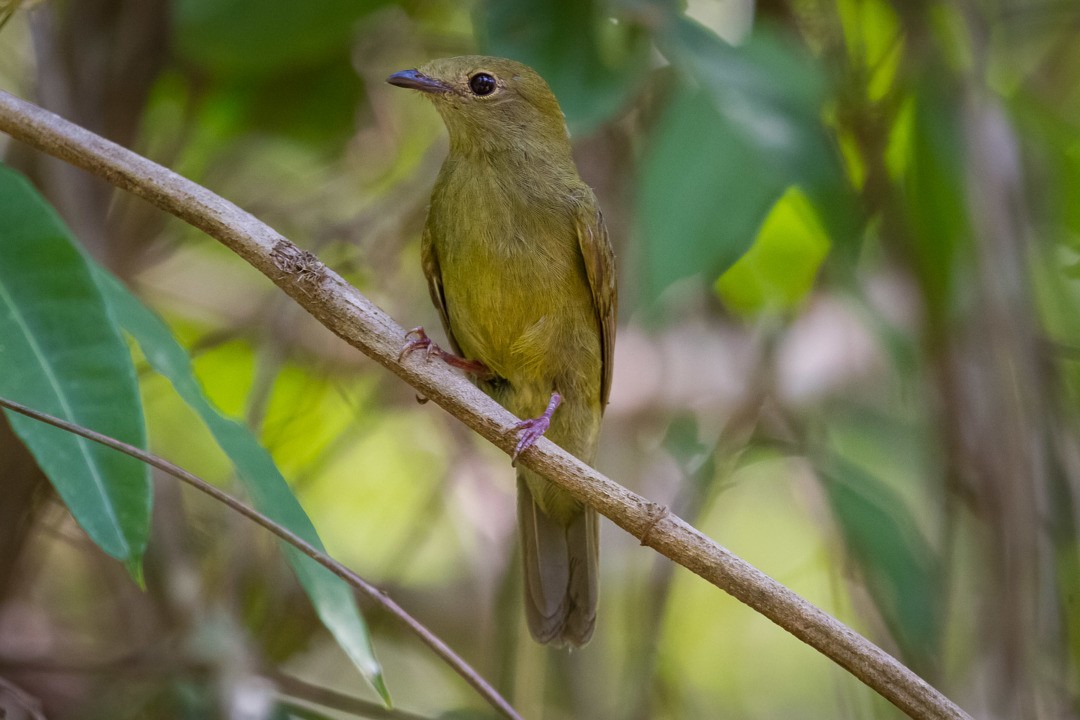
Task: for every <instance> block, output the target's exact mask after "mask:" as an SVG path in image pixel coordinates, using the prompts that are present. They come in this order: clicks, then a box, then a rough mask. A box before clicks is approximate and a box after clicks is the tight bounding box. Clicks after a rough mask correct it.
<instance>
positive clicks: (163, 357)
mask: <svg viewBox="0 0 1080 720" xmlns="http://www.w3.org/2000/svg"><path fill="white" fill-rule="evenodd" d="M96 279H97V281H98V284H99V285H100V286H101V289H102V292H103V293H104V294H105V297H106V298H107V299H108V301H109V303H110V305H111V306H112V308H113V312H114V313H115V314H116V316H117V319H118V320H119V322H120V324H121V326H123V328H124V329H125V330H126V331H127V332H128V333H130V334H131V336H132V337H133V338H134V339H135V342H136V343H138V345H139V347H140V348H141V349H142V352H143V354H144V355H145V356H146V359H147V361H148V362H149V363H150V365H151V366H153V368H154V369H155V370H156V371H157V372H159V373H161V374H162V375H163V376H165V377H166V378H168V379H169V381H170V382H171V383H172V385H173V387H174V388H175V389H176V392H177V393H178V394H179V395H180V397H181V398H183V400H184V402H186V403H187V404H188V405H189V406H190V407H191V408H192V409H193V410H194V411H195V412H196V413H197V414H198V415H199V417H200V418H202V420H203V422H204V423H206V426H207V428H209V430H210V432H211V433H212V434H213V436H214V439H215V440H216V441H217V443H218V445H220V446H221V449H222V450H224V451H225V453H226V454H227V455H228V456H229V459H230V460H231V461H232V463H233V465H234V466H235V468H236V471H237V474H238V475H239V477H240V479H241V481H242V482H243V483H244V486H245V488H246V489H247V491H248V493H249V494H250V496H251V499H252V502H253V503H254V505H255V507H256V508H257V509H258V510H259V512H261V513H263V514H264V515H266V516H267V517H269V518H271V519H272V520H274V521H275V522H277V523H279V524H280V525H283V526H285V527H287V528H289V529H290V530H292V531H293V532H294V533H296V534H297V535H299V536H300V537H302V538H303V539H304V540H306V541H307V542H309V543H311V544H312V545H314V546H315V547H316V548H318V549H320V550H324V548H323V544H322V541H321V540H320V539H319V535H318V533H317V532H316V531H315V527H314V525H312V524H311V520H310V519H309V518H308V516H307V513H305V512H304V509H303V507H301V506H300V503H299V502H298V501H297V499H296V496H295V495H294V494H293V492H292V490H291V489H290V488H289V486H288V484H287V483H286V482H285V479H284V478H283V477H282V476H281V473H280V472H279V471H278V469H277V466H276V465H275V464H274V461H273V458H271V457H270V454H269V453H268V452H267V451H266V450H265V449H264V448H263V447H262V446H261V445H260V444H259V442H258V440H256V439H255V437H254V436H253V435H252V434H251V432H250V431H249V430H248V429H247V428H246V427H244V426H243V425H241V424H240V423H238V422H236V421H234V420H231V419H229V418H226V417H224V416H223V415H222V414H221V413H220V412H218V410H217V409H216V408H215V407H214V406H213V405H211V403H210V401H209V400H208V399H207V398H206V396H205V395H204V394H203V391H202V387H201V386H200V385H199V382H198V380H197V379H196V377H195V374H194V371H193V368H192V366H191V359H190V357H189V356H188V354H187V352H186V351H185V350H184V349H183V347H181V346H180V344H179V343H178V342H177V341H176V339H175V338H174V337H173V334H172V332H171V331H170V330H169V328H168V326H166V325H165V323H164V322H162V320H161V319H160V318H159V317H158V316H157V315H155V314H154V313H153V312H152V311H150V310H149V309H147V308H146V307H145V306H144V305H143V304H142V303H141V302H139V300H138V299H137V298H135V297H134V296H133V295H132V294H131V293H129V292H128V291H127V289H125V288H124V287H123V285H121V284H120V282H119V281H118V280H116V278H114V277H113V276H112V275H110V274H108V273H107V272H106V271H104V270H103V269H101V268H98V269H97V273H96ZM282 547H283V548H284V549H285V556H286V558H287V559H288V561H289V563H290V564H291V565H292V568H293V571H294V572H295V573H296V575H297V577H298V578H299V580H300V584H301V585H302V586H303V588H304V590H305V591H306V592H307V595H308V597H309V598H310V599H311V602H312V604H313V605H314V607H315V611H316V612H317V613H318V615H319V618H320V619H321V620H322V622H323V624H324V625H325V626H326V628H327V629H328V630H329V631H330V632H331V633H332V634H333V636H334V638H335V639H336V640H337V641H338V643H339V644H340V645H341V647H342V649H344V650H345V653H346V654H347V655H348V656H349V659H351V660H352V661H353V663H354V664H355V665H356V667H357V668H358V669H359V670H360V673H361V674H362V675H363V676H364V678H365V679H367V681H368V682H369V683H371V685H372V687H374V688H375V690H376V691H377V692H378V693H379V695H380V696H381V697H382V699H383V701H384V702H386V704H387V705H388V706H389V704H390V695H389V693H388V691H387V689H386V685H385V683H384V682H383V677H382V668H381V667H380V665H379V662H378V660H377V659H376V658H375V651H374V650H373V648H372V646H371V638H370V636H369V634H368V630H367V626H366V625H365V624H364V620H363V618H362V617H361V615H360V611H359V609H358V608H357V605H356V600H355V598H354V596H353V591H352V589H351V588H350V587H349V586H348V585H346V584H345V582H344V581H342V580H341V579H340V578H338V577H337V576H336V575H334V574H333V573H331V572H330V571H329V570H327V569H326V568H324V567H323V566H322V565H319V564H318V563H316V562H315V561H314V560H312V559H311V558H309V557H307V556H306V555H304V554H303V553H301V552H300V551H299V550H298V549H296V548H295V547H293V546H292V545H289V544H287V543H282ZM324 551H325V550H324Z"/></svg>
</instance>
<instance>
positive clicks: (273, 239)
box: [0, 92, 970, 720]
mask: <svg viewBox="0 0 1080 720" xmlns="http://www.w3.org/2000/svg"><path fill="white" fill-rule="evenodd" d="M0 130H2V131H3V132H6V133H8V134H10V135H11V136H12V137H14V138H16V139H18V140H21V141H23V142H25V143H27V144H29V145H32V146H33V147H36V148H37V149H39V150H42V151H44V152H47V153H49V154H51V155H55V156H56V157H59V158H61V159H63V160H66V161H67V162H70V163H72V164H73V165H77V166H78V167H81V168H83V169H84V170H87V171H89V172H91V173H94V174H95V175H98V176H100V177H103V178H105V179H106V180H108V181H109V182H110V183H112V184H113V185H116V186H117V187H120V188H123V189H125V190H129V191H131V192H133V193H135V194H137V195H140V196H142V197H143V198H145V199H147V200H149V201H150V202H151V203H153V204H154V205H157V206H158V207H160V208H161V209H163V210H165V211H166V212H169V213H172V214H173V215H176V216H177V217H179V218H181V219H183V220H185V221H186V222H188V223H191V224H192V225H194V226H195V227H198V228H200V229H201V230H203V231H204V232H206V233H207V234H208V235H210V236H211V237H214V238H215V239H217V240H218V241H220V242H221V243H222V244H224V245H225V246H227V247H228V248H230V249H231V250H233V251H234V252H236V254H238V255H240V256H241V257H242V258H244V259H245V260H246V261H247V262H248V263H250V264H251V265H252V266H254V267H255V268H256V269H258V270H259V271H260V272H262V273H263V274H264V275H266V276H267V277H268V278H270V279H271V280H272V281H273V282H274V283H275V284H276V285H277V286H278V287H280V288H281V289H282V290H284V291H285V292H286V293H287V294H288V295H289V296H290V297H292V298H293V299H294V300H296V302H298V303H299V304H300V305H301V306H302V307H303V308H304V309H305V310H307V311H308V312H309V313H311V314H312V315H314V316H315V317H316V318H317V319H318V320H319V321H320V322H322V323H323V325H325V326H326V327H327V328H329V329H330V330H331V331H333V332H334V333H335V334H336V335H338V336H340V337H341V338H343V339H344V340H345V341H346V342H348V343H349V344H351V345H353V346H354V347H356V348H357V349H359V350H360V351H361V352H363V353H364V354H365V355H367V356H368V357H370V358H372V359H373V360H375V361H377V362H379V363H381V364H382V365H383V366H385V367H386V368H387V369H389V370H390V371H391V372H393V373H394V374H396V375H397V376H398V377H400V378H401V379H403V380H404V381H405V382H407V383H409V384H410V385H411V386H413V387H414V388H416V389H417V390H418V391H419V392H420V393H422V394H423V395H424V396H425V397H427V398H429V399H431V400H433V401H434V402H436V403H437V404H438V405H440V406H441V407H442V408H444V409H445V410H447V411H448V412H450V413H451V414H452V415H454V416H455V417H457V418H458V419H459V420H461V421H462V422H464V423H465V424H466V425H468V426H469V427H470V428H472V429H473V430H474V431H476V432H477V433H479V434H480V435H481V436H483V437H484V438H486V439H487V440H488V441H490V442H491V443H493V444H495V445H496V446H498V447H499V448H500V449H502V450H503V451H504V452H506V453H508V454H509V453H510V452H512V451H513V447H514V440H515V438H514V437H513V435H512V433H511V432H510V431H511V428H512V427H513V425H514V423H516V422H517V418H515V417H514V416H513V415H511V414H510V413H509V412H507V411H506V410H505V409H504V408H502V407H501V406H500V405H498V404H497V403H496V402H495V401H494V400H492V399H491V398H489V397H487V396H486V395H484V394H483V393H482V392H481V391H480V390H478V389H477V388H476V387H474V386H473V385H472V384H471V383H469V382H468V380H466V379H465V378H464V377H462V376H461V375H459V374H457V373H456V372H454V371H452V370H450V369H449V368H448V367H446V366H445V365H444V364H443V363H428V362H425V360H424V358H423V356H422V355H421V354H419V353H417V354H415V355H414V356H412V357H408V358H406V359H404V360H401V361H399V360H398V352H399V350H400V349H401V345H402V342H403V336H404V330H403V329H402V328H401V327H400V326H398V324H397V323H395V322H394V321H393V320H392V319H391V318H390V317H389V316H388V315H386V313H384V312H383V311H382V310H380V309H379V308H378V307H376V306H375V305H373V304H372V303H371V302H370V301H369V300H368V299H367V298H365V297H364V296H363V295H361V294H360V293H359V292H358V291H357V290H356V289H355V288H353V287H352V286H351V285H349V284H348V283H346V282H345V281H344V280H343V279H342V278H341V277H340V276H339V275H338V274H337V273H335V272H334V271H333V270H330V269H329V268H327V267H326V266H325V265H323V264H322V263H321V262H319V260H318V259H317V258H316V257H315V256H313V255H311V254H310V253H307V252H305V251H303V250H300V249H299V248H297V247H296V246H295V245H293V244H292V243H291V242H289V241H288V240H286V239H285V238H284V237H282V236H281V235H279V234H278V233H277V232H275V231H274V230H273V229H271V228H270V227H268V226H266V225H265V224H263V223H262V222H260V221H258V220H257V219H255V218H254V217H252V216H251V215H250V214H249V213H247V212H245V211H243V210H241V209H240V208H238V207H237V206H235V205H233V204H232V203H230V202H228V201H227V200H224V199H223V198H221V197H218V196H217V195H215V194H214V193H212V192H210V191H209V190H207V189H205V188H203V187H201V186H199V185H197V184H195V183H193V182H191V181H189V180H187V179H185V178H183V177H181V176H179V175H177V174H176V173H174V172H172V171H171V170H168V169H166V168H163V167H161V166H160V165H157V164H156V163H153V162H151V161H150V160H147V159H146V158H144V157H142V156H140V155H137V154H135V153H133V152H131V151H129V150H127V149H125V148H123V147H120V146H118V145H116V144H114V143H111V142H109V141H108V140H105V139H103V138H101V137H99V136H97V135H94V134H93V133H91V132H89V131H87V130H85V129H83V128H81V127H78V126H77V125H73V124H71V123H69V122H67V121H65V120H63V119H62V118H60V117H58V116H56V115H54V114H52V113H50V112H48V111H46V110H43V109H41V108H39V107H37V106H35V105H33V104H31V103H28V102H25V101H23V100H19V99H18V98H15V97H14V96H12V95H10V94H8V93H5V92H0ZM518 462H520V463H522V464H524V465H525V466H527V467H529V468H530V469H532V470H535V471H537V472H539V473H541V474H542V475H544V476H546V477H548V478H549V479H551V480H552V481H553V482H555V483H556V484H558V485H559V486H561V487H562V488H564V489H566V490H567V491H568V492H570V493H571V494H572V495H573V496H574V497H575V498H577V499H578V500H580V501H581V502H584V503H587V504H589V505H591V506H592V507H594V508H596V509H597V510H598V511H599V512H600V513H602V514H603V515H605V516H606V517H608V518H609V519H610V520H612V521H613V522H614V523H615V524H616V525H618V526H619V527H621V528H622V529H624V530H626V531H627V532H628V533H630V534H631V535H633V536H634V537H636V538H638V539H639V540H640V541H641V544H642V545H647V546H649V547H651V548H653V549H655V550H656V551H658V552H660V553H662V554H663V555H665V556H667V557H668V558H670V559H672V560H674V561H675V562H677V563H678V564H680V565H682V566H684V567H686V568H688V569H689V570H691V571H692V572H694V573H696V574H697V575H700V576H701V577H702V578H704V579H706V580H708V581H709V582H710V583H712V584H713V585H716V586H717V587H718V588H720V589H721V590H724V591H725V592H727V593H729V594H730V595H732V596H733V597H735V598H736V599H738V600H740V601H741V602H743V603H745V604H747V605H749V606H750V607H751V608H753V609H754V610H756V611H757V612H759V613H761V614H762V615H764V616H766V617H767V618H769V619H770V620H772V621H773V622H775V623H776V624H777V625H780V626H781V627H782V628H784V629H785V630H787V631H788V632H790V633H791V634H793V635H794V636H795V637H797V638H799V639H800V640H802V641H803V642H805V643H807V644H808V645H810V646H811V647H813V648H815V649H817V650H818V651H819V652H821V653H823V654H824V655H826V656H828V657H829V658H831V659H832V660H833V661H835V662H836V663H837V664H839V665H840V666H842V667H844V668H845V669H847V670H848V671H849V672H850V673H851V674H853V675H854V676H855V677H857V678H859V680H861V681H862V682H864V683H865V684H866V685H868V686H869V687H871V688H873V689H874V690H876V691H877V692H879V693H880V694H881V695H882V696H883V697H885V698H886V699H888V700H889V701H890V702H892V703H893V704H895V705H896V706H897V707H898V708H900V709H901V710H903V711H904V712H905V713H907V714H908V715H909V716H910V717H912V718H920V719H921V718H953V719H956V718H965V719H968V720H970V718H969V716H968V715H967V714H966V713H965V712H964V711H963V710H961V709H960V708H959V707H957V706H956V705H955V704H953V703H952V702H951V701H950V700H949V699H948V698H946V697H945V696H944V695H942V694H941V693H940V692H938V691H937V690H936V689H934V688H933V687H931V686H930V685H929V684H928V683H926V682H925V681H924V680H923V679H922V678H920V677H919V676H918V675H916V674H915V673H913V672H912V671H911V670H909V669H908V668H907V667H905V666H904V665H903V664H901V663H900V662H899V661H898V660H896V659H895V658H893V657H892V656H890V655H889V654H888V653H886V652H885V651H883V650H882V649H881V648H879V647H877V646H876V645H874V644H873V643H871V642H870V641H869V640H867V639H866V638H864V637H862V636H861V635H859V634H858V633H856V632H855V631H854V630H852V629H851V628H849V627H847V626H846V625H844V624H843V623H841V622H840V621H838V620H836V619H835V618H833V617H831V616H830V615H828V614H827V613H825V612H823V611H822V610H820V609H819V608H817V607H815V606H814V605H812V604H811V603H809V602H807V601H806V600H804V599H803V598H801V597H800V596H799V595H797V594H795V593H794V592H792V591H791V590H788V589H787V588H786V587H784V586H783V585H781V584H780V583H778V582H776V581H775V580H773V579H772V578H770V577H768V576H767V575H765V574H764V573H762V572H761V571H759V570H757V569H756V568H754V567H753V566H751V565H749V564H748V563H746V562H745V561H743V560H741V559H740V558H738V557H737V556H735V555H733V554H732V553H731V552H729V551H728V550H726V549H725V548H723V547H721V546H720V545H718V544H717V543H715V542H713V541H712V540H711V539H709V538H708V537H706V536H705V535H703V534H702V533H700V532H698V531H697V530H696V529H694V528H693V527H691V526H690V525H688V524H687V523H685V522H684V521H682V520H681V519H680V518H678V517H676V516H675V515H673V514H671V513H670V512H669V511H668V510H667V508H665V507H662V506H660V505H656V504H655V503H652V502H649V501H648V500H647V499H645V498H644V497H642V496H640V495H637V494H636V493H633V492H630V491H629V490H627V489H626V488H624V487H622V486H621V485H619V484H618V483H616V482H614V481H613V480H611V479H609V478H607V477H606V476H604V475H602V474H600V473H599V472H597V471H596V470H594V469H593V468H591V467H589V466H588V465H586V464H585V463H583V462H581V461H580V460H578V459H577V458H575V457H573V456H571V455H570V454H569V453H567V452H565V451H564V450H562V449H561V448H559V447H558V446H556V445H555V444H554V443H552V442H551V441H549V440H546V439H541V440H540V441H539V442H538V443H537V444H536V445H534V446H533V447H532V448H530V449H529V450H527V451H526V452H525V453H523V454H522V455H521V457H520V459H519V460H518Z"/></svg>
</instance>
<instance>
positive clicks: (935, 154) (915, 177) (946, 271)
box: [902, 78, 970, 321]
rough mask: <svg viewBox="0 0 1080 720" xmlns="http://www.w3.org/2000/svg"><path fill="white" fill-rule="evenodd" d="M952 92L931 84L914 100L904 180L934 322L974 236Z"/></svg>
mask: <svg viewBox="0 0 1080 720" xmlns="http://www.w3.org/2000/svg"><path fill="white" fill-rule="evenodd" d="M949 93H950V91H949V89H948V88H946V87H944V86H943V84H942V83H941V82H939V81H938V80H937V79H935V78H926V79H925V80H924V82H923V84H922V86H921V87H920V88H919V91H918V96H917V97H916V98H915V99H914V109H913V111H912V115H911V123H912V125H911V135H910V138H909V139H908V141H909V142H910V146H909V148H910V157H909V158H908V161H907V168H906V172H905V175H904V177H903V180H902V186H903V190H904V202H905V205H906V210H907V216H908V218H909V219H910V222H911V230H912V232H911V237H912V241H913V244H912V248H911V251H912V260H913V262H914V266H915V271H916V273H917V276H918V278H919V281H920V282H921V283H922V285H923V289H924V296H925V298H926V302H927V305H928V308H927V309H928V311H929V314H930V318H931V320H932V321H933V319H934V318H940V317H943V316H944V315H945V314H946V312H947V307H948V304H949V301H950V297H951V294H952V286H953V282H954V280H955V279H956V277H957V260H958V259H959V256H960V253H961V252H962V251H963V249H964V247H965V244H966V242H967V240H968V238H969V236H970V228H969V226H968V214H967V198H966V197H965V194H964V188H965V183H964V170H963V163H964V140H963V134H962V133H961V131H960V127H959V121H958V118H957V117H956V114H955V113H956V112H957V108H956V105H955V104H954V103H952V102H950V101H949V100H948V99H947V98H948V95H949Z"/></svg>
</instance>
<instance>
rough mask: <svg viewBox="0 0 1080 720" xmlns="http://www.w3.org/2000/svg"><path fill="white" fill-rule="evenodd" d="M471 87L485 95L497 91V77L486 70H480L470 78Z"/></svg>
mask: <svg viewBox="0 0 1080 720" xmlns="http://www.w3.org/2000/svg"><path fill="white" fill-rule="evenodd" d="M469 89H470V90H472V91H473V93H475V94H476V95H480V96H481V97H483V96H484V95H490V94H491V93H493V92H495V78H494V77H492V76H491V75H488V74H487V73H486V72H478V73H476V74H475V75H473V76H472V77H471V78H469Z"/></svg>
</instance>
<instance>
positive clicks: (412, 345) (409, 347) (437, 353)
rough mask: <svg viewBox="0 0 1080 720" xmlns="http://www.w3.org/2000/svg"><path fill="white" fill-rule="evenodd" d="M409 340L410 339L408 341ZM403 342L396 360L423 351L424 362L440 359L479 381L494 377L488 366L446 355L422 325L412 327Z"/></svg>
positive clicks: (453, 355)
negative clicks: (434, 358)
mask: <svg viewBox="0 0 1080 720" xmlns="http://www.w3.org/2000/svg"><path fill="white" fill-rule="evenodd" d="M410 338H412V339H411V340H410ZM405 340H406V342H405V344H404V345H402V346H401V352H400V353H398V360H401V359H402V358H404V357H405V356H406V355H410V354H412V353H414V352H416V351H417V350H423V351H424V359H425V360H430V359H431V358H432V357H437V358H440V359H442V361H443V362H444V363H446V364H447V365H449V366H450V367H456V368H458V369H461V370H464V371H465V372H467V373H470V374H472V375H475V376H476V377H478V378H480V379H481V380H487V379H489V378H493V377H495V374H494V373H493V372H491V370H489V369H488V366H487V365H485V364H484V363H482V362H480V361H479V360H466V359H465V358H462V357H458V356H457V355H455V354H453V353H448V352H446V351H445V350H443V349H442V348H441V347H439V346H438V345H436V344H435V342H434V341H433V340H432V339H431V338H429V337H428V336H427V333H426V332H424V327H423V326H422V325H420V326H417V327H414V328H413V329H412V330H410V331H409V332H407V333H405Z"/></svg>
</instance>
